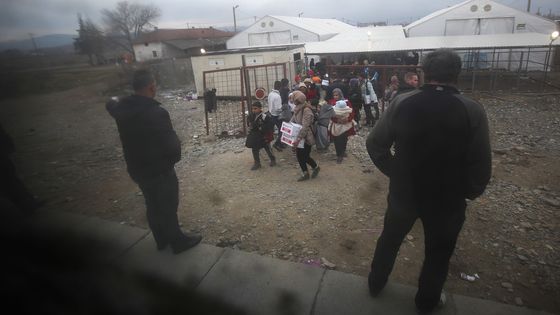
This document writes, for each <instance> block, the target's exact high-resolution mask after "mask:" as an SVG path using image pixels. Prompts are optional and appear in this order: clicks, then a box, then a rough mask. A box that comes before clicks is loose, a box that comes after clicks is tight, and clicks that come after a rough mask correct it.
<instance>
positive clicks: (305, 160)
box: [296, 140, 317, 173]
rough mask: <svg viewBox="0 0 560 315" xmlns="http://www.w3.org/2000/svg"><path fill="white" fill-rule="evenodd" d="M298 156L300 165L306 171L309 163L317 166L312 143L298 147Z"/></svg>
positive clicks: (314, 166) (313, 166)
mask: <svg viewBox="0 0 560 315" xmlns="http://www.w3.org/2000/svg"><path fill="white" fill-rule="evenodd" d="M301 141H304V140H301ZM296 157H297V160H298V162H299V167H301V171H302V172H304V173H305V172H307V164H309V165H310V166H311V167H312V168H316V167H317V162H315V160H314V159H312V158H311V145H309V144H307V143H306V144H305V145H304V146H303V148H297V149H296Z"/></svg>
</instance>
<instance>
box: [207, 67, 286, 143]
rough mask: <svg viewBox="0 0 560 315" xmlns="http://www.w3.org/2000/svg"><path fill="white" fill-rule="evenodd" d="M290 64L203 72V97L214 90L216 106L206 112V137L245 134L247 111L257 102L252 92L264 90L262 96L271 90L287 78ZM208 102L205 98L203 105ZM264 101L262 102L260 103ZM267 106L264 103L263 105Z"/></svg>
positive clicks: (213, 105) (212, 105)
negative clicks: (276, 82) (278, 82)
mask: <svg viewBox="0 0 560 315" xmlns="http://www.w3.org/2000/svg"><path fill="white" fill-rule="evenodd" d="M291 67H293V65H291V64H289V63H274V64H266V65H257V66H245V67H240V68H230V69H220V70H212V71H204V72H203V89H204V91H206V92H205V95H204V96H209V95H212V94H208V91H212V90H215V92H214V93H215V99H214V100H215V104H211V106H210V107H209V108H208V107H207V110H206V115H205V119H206V134H208V135H209V134H214V135H216V136H221V137H227V136H244V135H246V132H247V130H246V111H248V110H250V106H249V104H252V103H253V102H254V101H256V100H257V98H256V96H255V91H256V90H257V89H263V90H264V95H268V93H269V92H270V91H271V90H272V88H273V87H274V81H279V80H281V79H282V78H286V75H288V73H290V72H291V71H293V70H290V69H289V68H291ZM208 101H209V99H208V98H206V99H205V102H208ZM263 102H264V100H263ZM264 105H265V106H266V102H264Z"/></svg>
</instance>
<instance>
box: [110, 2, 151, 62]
mask: <svg viewBox="0 0 560 315" xmlns="http://www.w3.org/2000/svg"><path fill="white" fill-rule="evenodd" d="M101 14H102V15H103V21H104V22H105V24H106V25H107V27H108V28H109V30H110V31H111V32H112V33H114V34H119V35H122V36H124V38H125V40H126V45H121V46H123V47H124V48H125V49H126V50H127V51H129V52H130V53H131V54H132V55H134V49H133V48H132V41H133V40H134V39H136V38H137V37H138V35H140V34H141V33H142V31H144V30H145V29H147V28H149V27H152V26H153V24H152V22H154V21H155V20H157V19H158V18H159V17H160V16H161V10H160V9H159V8H158V7H156V6H154V5H152V4H148V5H144V4H138V3H129V2H128V1H121V2H119V3H117V6H116V8H115V9H114V10H108V9H103V10H101ZM117 43H118V42H117Z"/></svg>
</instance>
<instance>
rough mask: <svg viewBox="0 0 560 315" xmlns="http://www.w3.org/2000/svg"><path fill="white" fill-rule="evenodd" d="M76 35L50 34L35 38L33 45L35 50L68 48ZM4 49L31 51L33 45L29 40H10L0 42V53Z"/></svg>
mask: <svg viewBox="0 0 560 315" xmlns="http://www.w3.org/2000/svg"><path fill="white" fill-rule="evenodd" d="M77 36H78V35H77V34H76V35H68V34H52V35H45V36H38V37H35V44H37V49H45V48H52V47H59V46H68V45H72V44H73V43H74V37H77ZM6 49H19V50H22V51H29V50H33V43H32V42H31V38H29V39H23V40H12V41H6V42H0V51H3V50H6Z"/></svg>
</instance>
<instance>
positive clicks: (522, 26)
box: [517, 23, 525, 31]
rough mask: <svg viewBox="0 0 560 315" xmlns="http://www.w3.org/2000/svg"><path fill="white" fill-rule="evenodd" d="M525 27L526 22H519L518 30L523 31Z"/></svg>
mask: <svg viewBox="0 0 560 315" xmlns="http://www.w3.org/2000/svg"><path fill="white" fill-rule="evenodd" d="M524 29H525V23H523V24H517V30H518V31H521V30H524Z"/></svg>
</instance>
